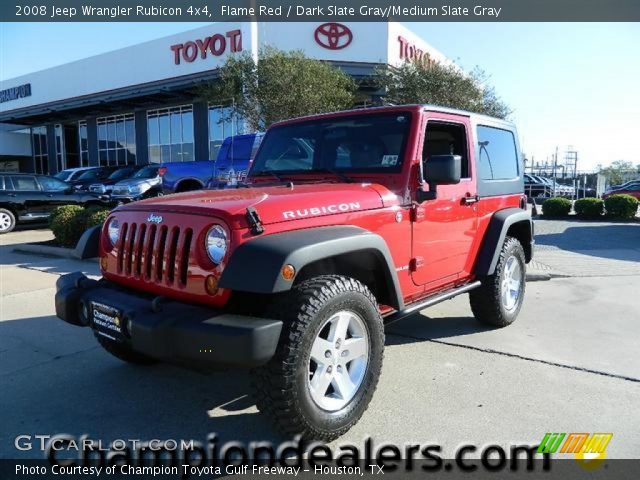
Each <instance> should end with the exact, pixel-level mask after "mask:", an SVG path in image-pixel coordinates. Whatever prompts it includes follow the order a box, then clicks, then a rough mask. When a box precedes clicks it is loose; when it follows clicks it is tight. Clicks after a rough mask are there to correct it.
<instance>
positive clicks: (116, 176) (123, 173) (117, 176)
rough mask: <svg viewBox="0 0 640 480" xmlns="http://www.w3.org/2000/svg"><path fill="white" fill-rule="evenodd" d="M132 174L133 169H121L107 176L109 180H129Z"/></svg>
mask: <svg viewBox="0 0 640 480" xmlns="http://www.w3.org/2000/svg"><path fill="white" fill-rule="evenodd" d="M132 173H133V168H121V169H120V170H116V171H115V172H113V173H112V174H111V175H109V180H122V179H123V178H129V177H130V176H131V174H132Z"/></svg>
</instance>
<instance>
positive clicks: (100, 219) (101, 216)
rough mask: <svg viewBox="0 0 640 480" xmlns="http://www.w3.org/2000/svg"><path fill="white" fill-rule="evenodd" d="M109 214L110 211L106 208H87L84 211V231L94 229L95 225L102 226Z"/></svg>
mask: <svg viewBox="0 0 640 480" xmlns="http://www.w3.org/2000/svg"><path fill="white" fill-rule="evenodd" d="M109 213H111V210H109V209H108V208H99V207H96V208H89V209H87V210H86V212H85V214H86V222H85V226H84V228H85V230H87V229H89V228H91V227H95V226H96V225H102V224H103V223H104V222H105V220H106V219H107V217H108V216H109Z"/></svg>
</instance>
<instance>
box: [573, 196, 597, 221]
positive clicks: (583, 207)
mask: <svg viewBox="0 0 640 480" xmlns="http://www.w3.org/2000/svg"><path fill="white" fill-rule="evenodd" d="M573 210H574V212H576V215H577V216H578V217H581V218H596V217H599V216H600V215H602V213H603V212H604V201H602V200H601V199H599V198H581V199H579V200H576V201H575V203H574V204H573Z"/></svg>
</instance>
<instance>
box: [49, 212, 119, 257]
mask: <svg viewBox="0 0 640 480" xmlns="http://www.w3.org/2000/svg"><path fill="white" fill-rule="evenodd" d="M108 216H109V210H108V209H106V208H100V207H91V208H82V207H80V206H78V205H65V206H62V207H58V208H56V209H55V210H54V211H53V212H52V214H51V217H50V218H49V225H50V227H51V230H52V231H53V234H54V235H55V237H56V240H57V241H58V243H59V244H60V245H62V246H64V247H75V246H76V244H77V243H78V240H80V237H82V234H83V233H84V232H85V231H86V230H87V229H88V228H91V227H93V226H95V225H102V224H103V223H104V221H105V220H106V219H107V217H108Z"/></svg>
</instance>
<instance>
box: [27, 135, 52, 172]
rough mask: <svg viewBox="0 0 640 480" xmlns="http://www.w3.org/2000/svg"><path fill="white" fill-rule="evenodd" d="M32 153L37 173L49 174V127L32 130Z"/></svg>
mask: <svg viewBox="0 0 640 480" xmlns="http://www.w3.org/2000/svg"><path fill="white" fill-rule="evenodd" d="M31 151H32V152H33V163H34V170H35V172H36V173H42V174H44V175H48V174H49V155H48V154H47V151H48V150H47V127H34V128H32V129H31Z"/></svg>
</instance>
